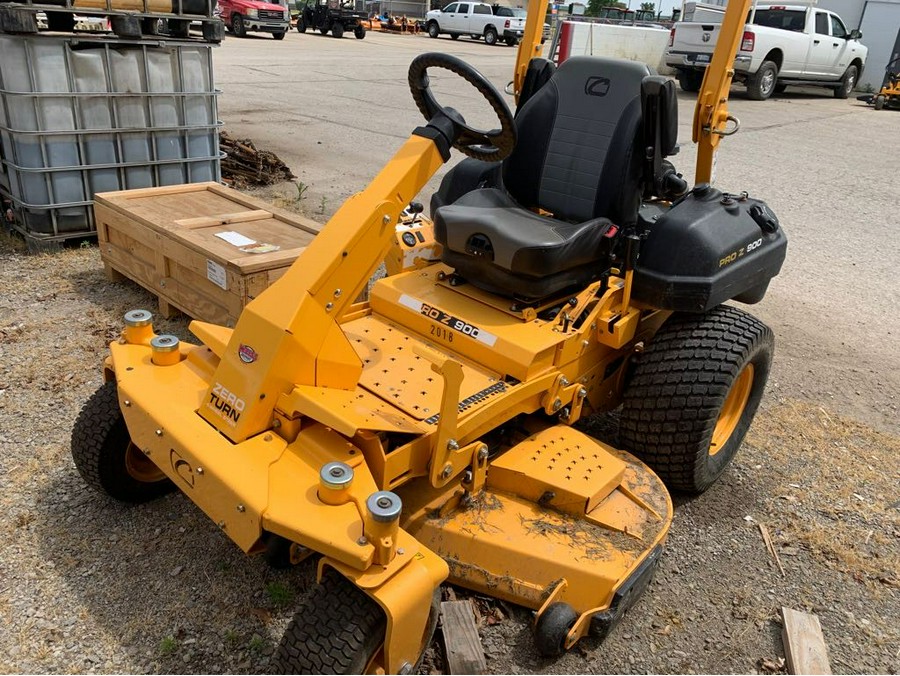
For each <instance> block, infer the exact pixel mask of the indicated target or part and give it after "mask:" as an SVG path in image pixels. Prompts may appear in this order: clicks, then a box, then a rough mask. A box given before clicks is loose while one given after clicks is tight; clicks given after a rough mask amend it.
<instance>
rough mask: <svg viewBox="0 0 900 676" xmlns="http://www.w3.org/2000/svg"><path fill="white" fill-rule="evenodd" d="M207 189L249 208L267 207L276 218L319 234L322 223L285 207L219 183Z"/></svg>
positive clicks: (313, 233) (312, 233)
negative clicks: (282, 207) (281, 207)
mask: <svg viewBox="0 0 900 676" xmlns="http://www.w3.org/2000/svg"><path fill="white" fill-rule="evenodd" d="M209 191H210V192H214V193H216V194H218V195H222V196H223V197H227V198H228V199H230V200H231V201H233V202H236V203H238V204H242V205H244V206H245V207H250V208H251V209H267V210H268V211H271V212H272V214H273V215H274V216H275V217H276V218H278V220H280V221H286V222H288V223H291V225H294V226H296V227H299V228H300V229H301V230H306V232H308V233H310V234H311V235H317V234H319V231H320V230H321V229H322V227H323V224H322V223H319V222H318V221H314V220H312V219H311V218H307V217H306V216H302V215H300V214H296V213H294V212H293V211H288V210H287V209H280V208H279V207H276V206H274V205H272V204H268V203H266V202H264V201H262V200H260V199H257V198H255V197H251V196H250V195H245V194H244V193H242V192H239V191H237V190H235V189H233V188H228V187H226V186H224V185H219V184H218V183H213V184H210V186H209Z"/></svg>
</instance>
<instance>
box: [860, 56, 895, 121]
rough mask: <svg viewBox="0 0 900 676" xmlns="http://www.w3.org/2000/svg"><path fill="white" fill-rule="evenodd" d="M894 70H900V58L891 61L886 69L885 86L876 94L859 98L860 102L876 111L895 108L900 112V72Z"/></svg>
mask: <svg viewBox="0 0 900 676" xmlns="http://www.w3.org/2000/svg"><path fill="white" fill-rule="evenodd" d="M893 68H900V58H897V59H894V60H893V61H891V62H890V63H889V64H888V65H887V68H886V69H885V77H884V84H883V85H882V86H881V89H880V90H879V91H878V92H876V93H874V94H863V95H862V96H857V97H856V98H857V100H858V101H864V102H865V103H868V104H869V105H870V106H873V107H874V108H875V110H881V109H882V108H894V109H898V110H900V71H898V72H896V73H895V72H894V71H893V70H892V69H893Z"/></svg>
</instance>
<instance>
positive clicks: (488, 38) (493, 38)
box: [484, 26, 497, 45]
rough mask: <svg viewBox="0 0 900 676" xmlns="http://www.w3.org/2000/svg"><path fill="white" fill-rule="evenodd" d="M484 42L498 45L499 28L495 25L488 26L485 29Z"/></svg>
mask: <svg viewBox="0 0 900 676" xmlns="http://www.w3.org/2000/svg"><path fill="white" fill-rule="evenodd" d="M484 44H486V45H496V44H497V29H496V28H494V27H493V26H488V27H487V28H485V29H484Z"/></svg>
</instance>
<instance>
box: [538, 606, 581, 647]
mask: <svg viewBox="0 0 900 676" xmlns="http://www.w3.org/2000/svg"><path fill="white" fill-rule="evenodd" d="M577 620H578V613H576V612H575V609H574V608H573V607H572V606H570V605H569V604H568V603H551V604H550V605H549V606H548V607H547V609H546V610H545V611H544V612H543V614H542V615H541V616H540V617H539V618H538V621H537V624H535V625H534V647H535V648H537V651H538V652H539V653H540V654H541V655H542V656H543V657H557V656H559V655H562V654H563V653H564V652H566V636H568V635H569V631H570V630H571V629H572V627H574V626H575V622H576V621H577Z"/></svg>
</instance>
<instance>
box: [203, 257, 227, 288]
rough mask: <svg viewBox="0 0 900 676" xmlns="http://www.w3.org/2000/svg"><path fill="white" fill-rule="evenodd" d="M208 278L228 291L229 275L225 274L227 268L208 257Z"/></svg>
mask: <svg viewBox="0 0 900 676" xmlns="http://www.w3.org/2000/svg"><path fill="white" fill-rule="evenodd" d="M206 278H207V279H208V280H209V281H211V282H212V283H213V284H215V285H216V286H218V287H219V288H221V289H225V290H226V291H228V276H227V275H226V274H225V268H224V267H222V266H221V265H219V264H218V263H216V262H215V261H211V260H209V259H208V258H207V259H206Z"/></svg>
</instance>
